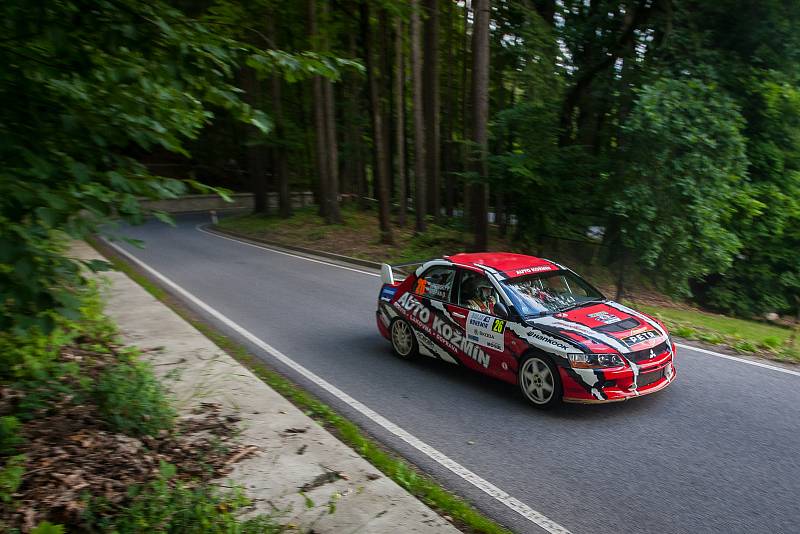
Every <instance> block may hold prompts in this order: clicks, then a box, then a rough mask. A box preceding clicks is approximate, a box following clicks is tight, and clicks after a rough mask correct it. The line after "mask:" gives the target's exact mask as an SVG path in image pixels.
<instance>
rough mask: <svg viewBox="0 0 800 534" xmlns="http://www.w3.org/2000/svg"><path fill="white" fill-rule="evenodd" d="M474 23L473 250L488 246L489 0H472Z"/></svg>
mask: <svg viewBox="0 0 800 534" xmlns="http://www.w3.org/2000/svg"><path fill="white" fill-rule="evenodd" d="M473 10H474V12H475V15H474V19H475V23H474V24H473V26H472V131H471V133H472V142H473V143H474V150H475V154H474V158H473V172H474V173H475V174H476V175H477V177H478V180H477V181H476V182H474V184H473V187H472V189H473V191H472V194H471V197H472V202H473V214H472V215H473V217H474V223H473V224H474V226H473V228H474V231H475V243H474V248H475V250H486V249H487V248H488V247H489V221H488V211H489V206H488V203H489V190H488V185H487V183H486V181H487V179H488V174H489V168H488V161H487V156H488V154H487V151H488V140H489V129H488V122H489V19H490V12H491V1H490V0H474V1H473Z"/></svg>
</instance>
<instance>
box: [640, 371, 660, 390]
mask: <svg viewBox="0 0 800 534" xmlns="http://www.w3.org/2000/svg"><path fill="white" fill-rule="evenodd" d="M662 378H664V369H659V370H658V371H653V372H651V373H642V374H640V375H639V377H638V378H637V379H636V387H637V388H643V387H645V386H649V385H650V384H653V383H655V382H658V381H659V380H661V379H662Z"/></svg>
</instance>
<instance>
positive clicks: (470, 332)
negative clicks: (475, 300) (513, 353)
mask: <svg viewBox="0 0 800 534" xmlns="http://www.w3.org/2000/svg"><path fill="white" fill-rule="evenodd" d="M505 330H506V322H505V321H503V320H502V319H497V318H496V317H493V316H491V315H486V314H485V313H480V312H476V311H470V312H469V315H468V316H467V338H468V339H469V340H470V341H472V342H473V343H477V344H478V345H481V346H482V347H487V348H490V349H492V350H496V351H499V352H502V351H503V350H504V349H505V342H504V338H505V336H504V335H503V332H505Z"/></svg>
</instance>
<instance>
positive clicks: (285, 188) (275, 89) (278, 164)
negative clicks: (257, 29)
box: [267, 13, 292, 218]
mask: <svg viewBox="0 0 800 534" xmlns="http://www.w3.org/2000/svg"><path fill="white" fill-rule="evenodd" d="M267 35H268V36H269V37H270V39H272V41H273V42H274V41H275V17H274V13H270V16H268V17H267ZM270 93H271V94H270V99H271V100H272V116H273V120H274V122H275V131H274V138H275V144H274V146H273V149H272V163H273V174H272V176H273V179H274V182H273V186H277V189H278V214H279V215H280V216H281V217H283V218H288V217H291V215H292V199H291V195H290V194H289V170H288V168H287V163H286V148H285V147H284V146H282V143H283V142H284V140H285V139H284V137H285V135H286V129H285V127H284V123H283V95H282V90H281V76H272V77H271V78H270Z"/></svg>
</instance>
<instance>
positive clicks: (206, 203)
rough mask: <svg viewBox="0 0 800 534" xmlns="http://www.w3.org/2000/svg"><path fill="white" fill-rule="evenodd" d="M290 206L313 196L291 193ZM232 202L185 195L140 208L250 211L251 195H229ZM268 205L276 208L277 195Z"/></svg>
mask: <svg viewBox="0 0 800 534" xmlns="http://www.w3.org/2000/svg"><path fill="white" fill-rule="evenodd" d="M291 196H292V206H293V207H294V208H301V207H305V206H309V205H311V204H313V203H314V195H313V193H311V192H310V191H297V192H292V195H291ZM231 200H232V202H225V201H224V200H223V199H222V198H220V197H219V196H218V195H186V196H183V197H180V198H172V199H167V200H142V201H141V203H142V207H143V208H145V209H146V210H158V211H165V212H167V213H184V212H192V211H210V210H216V211H226V210H236V209H243V210H252V209H253V194H252V193H236V194H233V195H231ZM267 201H268V205H269V207H270V208H271V209H277V208H278V194H277V193H269V194H268V195H267Z"/></svg>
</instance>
